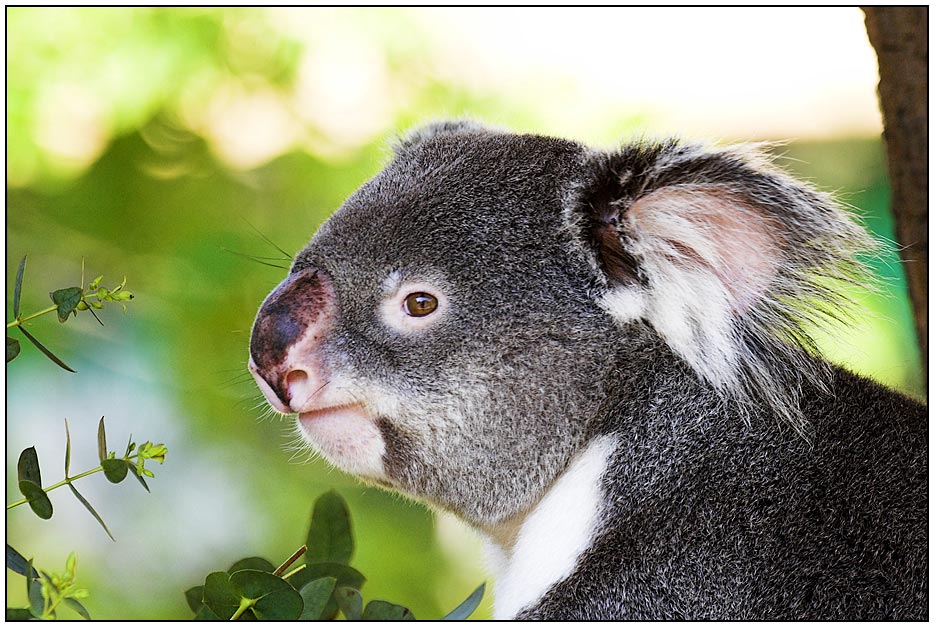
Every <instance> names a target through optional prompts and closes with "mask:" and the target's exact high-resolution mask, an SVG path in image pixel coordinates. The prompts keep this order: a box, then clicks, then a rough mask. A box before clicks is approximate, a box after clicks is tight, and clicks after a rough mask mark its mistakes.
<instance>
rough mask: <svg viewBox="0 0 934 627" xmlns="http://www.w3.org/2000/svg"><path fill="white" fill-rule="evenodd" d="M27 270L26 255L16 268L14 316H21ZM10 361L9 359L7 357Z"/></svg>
mask: <svg viewBox="0 0 934 627" xmlns="http://www.w3.org/2000/svg"><path fill="white" fill-rule="evenodd" d="M25 271H26V255H23V259H22V260H21V261H20V262H19V269H17V270H16V283H14V284H13V317H14V318H18V317H19V297H20V295H21V294H22V292H23V273H24V272H25ZM7 361H9V359H7Z"/></svg>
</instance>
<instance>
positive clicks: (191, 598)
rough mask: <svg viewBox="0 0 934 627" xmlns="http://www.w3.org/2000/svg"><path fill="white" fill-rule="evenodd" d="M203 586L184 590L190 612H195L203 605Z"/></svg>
mask: <svg viewBox="0 0 934 627" xmlns="http://www.w3.org/2000/svg"><path fill="white" fill-rule="evenodd" d="M203 598H204V586H195V587H194V588H188V589H187V590H185V600H186V601H187V602H188V607H190V608H191V611H192V612H195V613H197V612H198V610H200V609H201V608H202V607H203V606H204V601H202V599H203Z"/></svg>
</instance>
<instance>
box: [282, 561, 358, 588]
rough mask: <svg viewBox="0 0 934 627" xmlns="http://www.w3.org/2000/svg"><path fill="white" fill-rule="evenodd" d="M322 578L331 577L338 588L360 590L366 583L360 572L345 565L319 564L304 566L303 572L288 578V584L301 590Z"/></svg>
mask: <svg viewBox="0 0 934 627" xmlns="http://www.w3.org/2000/svg"><path fill="white" fill-rule="evenodd" d="M322 577H333V578H334V579H336V580H337V585H338V586H346V587H348V588H356V589H357V590H359V589H360V588H362V587H363V584H364V582H366V577H364V576H363V575H362V574H361V573H360V571H358V570H356V569H355V568H352V567H350V566H347V565H346V564H336V563H334V562H319V563H317V564H308V565H306V566H305V568H304V569H303V570H300V571H298V572H297V573H295V574H294V575H292V576H291V577H289V583H291V584H292V585H293V586H295V588H297V589H299V590H301V589H302V588H303V587H304V586H305V584H307V583H308V582H309V581H314V580H315V579H321V578H322Z"/></svg>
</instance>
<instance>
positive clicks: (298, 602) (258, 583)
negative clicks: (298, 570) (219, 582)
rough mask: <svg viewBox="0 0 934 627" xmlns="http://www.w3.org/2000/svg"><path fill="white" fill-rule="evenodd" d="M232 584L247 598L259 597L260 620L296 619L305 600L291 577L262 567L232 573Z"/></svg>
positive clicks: (257, 606) (256, 607)
mask: <svg viewBox="0 0 934 627" xmlns="http://www.w3.org/2000/svg"><path fill="white" fill-rule="evenodd" d="M230 585H231V586H233V588H234V590H236V592H237V594H239V596H240V597H241V598H243V599H255V600H256V603H255V604H254V605H253V608H252V609H253V613H254V614H256V618H258V619H260V620H295V619H297V618H298V617H299V616H300V615H301V613H302V608H303V607H304V603H303V602H302V597H301V595H300V594H299V593H298V592H297V591H296V590H295V588H293V587H292V586H291V585H289V583H288V582H287V581H284V580H282V579H280V578H279V577H276V576H275V575H273V574H272V573H266V572H263V571H261V570H240V571H237V572H235V573H234V574H232V575H230Z"/></svg>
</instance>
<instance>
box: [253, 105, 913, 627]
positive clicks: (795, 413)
mask: <svg viewBox="0 0 934 627" xmlns="http://www.w3.org/2000/svg"><path fill="white" fill-rule="evenodd" d="M686 187H691V189H694V188H697V189H699V190H700V192H699V193H700V194H702V199H701V202H706V199H707V198H709V197H710V196H709V194H710V193H714V194H718V193H722V194H726V195H725V196H723V197H724V198H726V197H729V198H730V199H734V198H736V199H739V200H738V202H739V203H741V204H742V205H743V211H750V212H753V213H755V216H754V217H753V218H751V219H752V221H753V223H755V221H756V220H758V221H759V222H762V223H763V224H767V225H769V226H770V230H769V231H768V233H767V235H768V237H770V238H772V239H771V240H770V241H771V242H772V243H774V248H773V249H770V253H771V254H773V255H776V258H778V259H780V264H781V265H780V266H779V268H778V271H777V272H775V273H774V276H772V275H771V274H767V273H766V272H763V273H761V274H762V275H763V276H766V275H768V276H769V277H771V280H770V282H769V284H768V286H767V289H766V290H765V291H764V292H761V293H760V291H758V290H751V291H750V294H752V295H754V296H755V300H750V301H749V302H745V301H744V302H743V303H741V304H735V306H734V307H733V308H732V309H731V310H730V312H728V313H727V314H724V321H723V324H722V325H721V328H723V329H727V332H726V333H727V335H726V336H725V337H728V340H729V342H731V343H732V344H730V343H729V342H728V344H726V345H727V346H732V347H733V349H735V350H733V352H731V353H730V355H731V357H730V359H732V360H733V361H729V360H727V361H725V362H724V363H727V364H728V366H729V367H728V368H727V367H725V369H724V372H726V373H727V375H726V376H724V377H721V378H720V379H716V378H715V377H713V376H712V375H710V374H709V373H708V372H706V371H705V370H704V367H703V364H700V365H697V364H694V363H691V360H690V359H689V358H686V357H685V355H684V354H683V351H681V350H680V349H679V346H678V345H675V346H671V345H668V344H666V342H665V336H664V333H662V332H660V330H659V326H660V324H661V323H659V324H657V325H655V326H653V324H655V323H654V322H653V320H656V319H655V318H653V317H652V315H653V314H652V312H651V311H649V312H648V313H647V314H646V316H644V317H643V318H641V319H634V320H630V321H624V320H620V319H618V317H617V318H614V316H613V315H611V313H612V312H608V311H607V309H606V307H605V306H604V305H602V304H601V297H602V296H604V295H605V294H606V293H607V291H608V290H610V289H613V288H614V287H619V286H623V287H626V288H627V289H628V288H629V287H631V288H632V289H633V290H636V291H637V292H638V293H640V294H645V295H646V298H648V299H651V294H652V290H653V289H658V288H659V285H660V283H664V281H665V280H667V277H668V275H667V274H666V271H665V266H664V263H666V262H665V261H664V259H666V257H665V256H664V254H661V253H658V251H656V250H654V249H653V248H652V246H655V245H657V240H658V239H659V238H658V237H655V236H654V234H653V236H652V237H653V238H654V239H652V238H649V237H648V236H647V235H646V233H645V232H640V231H639V229H640V228H642V226H641V225H640V224H639V222H638V220H635V219H634V218H633V217H632V216H629V215H628V214H627V210H628V208H630V207H632V206H633V204H634V203H636V202H638V201H639V199H642V198H646V197H648V195H649V194H651V193H652V191H656V190H659V189H662V190H670V189H684V188H686ZM711 190H714V191H713V192H711ZM724 190H726V191H724ZM598 201H599V202H605V203H607V202H608V203H609V204H608V206H610V208H611V210H612V211H614V212H616V213H615V214H614V219H615V217H619V218H620V219H621V220H622V219H623V218H625V219H627V220H628V219H629V218H633V220H635V221H633V220H630V221H629V222H622V221H621V222H620V223H619V224H617V223H616V222H614V223H613V226H612V227H609V226H608V227H606V228H613V229H614V231H612V232H613V233H616V234H617V235H618V237H619V242H620V245H621V246H622V255H623V258H624V261H623V262H621V263H622V264H623V265H625V264H627V263H631V264H632V267H631V268H626V267H624V268H622V269H621V271H620V272H619V273H617V274H615V275H612V276H611V274H612V273H608V271H607V266H606V261H605V259H604V257H602V255H604V253H605V251H604V250H602V249H601V248H600V246H599V245H595V243H594V241H592V239H591V237H590V236H589V232H590V230H591V229H593V228H594V224H595V222H594V220H595V219H596V218H595V217H594V216H595V214H594V211H595V208H594V205H595V204H599V202H598ZM597 211H599V208H597ZM762 216H765V217H762ZM754 226H755V225H754ZM772 227H774V228H772ZM750 228H752V227H750ZM627 229H628V230H627ZM639 238H642V239H641V240H640V239H639ZM867 241H868V240H867V239H866V236H865V233H864V231H862V229H861V228H860V227H858V226H857V225H856V224H855V223H854V222H852V220H851V219H850V218H848V217H847V216H846V215H845V214H844V213H843V212H841V211H840V210H839V209H837V208H836V206H835V205H834V204H833V203H832V202H831V201H830V200H829V198H828V197H826V196H824V195H821V194H819V193H817V192H815V191H813V190H811V189H810V188H808V187H806V186H802V185H800V184H798V183H796V182H794V181H792V180H791V179H789V178H788V177H786V176H785V175H783V174H781V173H780V172H778V171H777V170H776V169H774V168H773V167H772V166H769V165H768V164H766V163H765V162H764V161H762V160H761V158H759V157H757V156H755V155H753V154H751V153H746V152H737V151H735V150H713V149H702V148H699V147H695V146H684V145H682V144H680V143H678V142H674V141H672V142H667V143H666V142H662V143H659V144H650V143H641V144H634V145H630V146H627V147H624V148H622V149H621V150H619V151H616V152H614V153H601V152H596V151H593V150H591V149H588V148H586V147H584V146H581V145H579V144H577V143H574V142H569V141H564V140H559V139H552V138H546V137H540V136H534V135H514V134H510V133H506V132H503V131H498V130H493V129H488V128H485V127H482V126H480V125H478V124H476V123H473V122H451V123H439V124H434V125H431V126H429V127H426V128H422V129H420V130H417V131H415V132H414V133H412V134H410V135H409V136H408V137H407V138H405V139H403V140H402V141H401V143H400V144H399V146H398V147H397V150H396V154H395V157H394V158H393V159H392V160H391V162H390V163H389V164H388V165H387V166H386V167H385V169H383V171H382V172H380V173H379V174H378V175H377V176H376V177H375V178H373V179H372V180H370V181H369V182H367V183H366V184H365V185H363V186H362V187H361V188H360V189H359V190H358V191H357V192H356V193H355V194H354V195H352V196H351V197H350V198H349V199H348V200H347V201H346V202H345V204H344V205H343V206H342V207H341V209H340V210H339V211H338V212H337V213H336V214H335V215H334V216H333V217H332V218H331V219H330V220H328V222H326V223H325V225H324V226H322V228H321V229H320V230H319V232H318V233H317V234H316V235H315V237H314V239H313V240H312V241H311V243H310V244H309V245H308V246H307V247H306V248H305V249H304V250H303V251H302V252H301V253H300V254H299V255H297V257H296V259H295V262H294V265H293V268H292V271H291V272H292V274H293V275H295V273H298V272H301V271H303V270H307V269H315V270H317V271H320V272H322V273H324V274H326V275H327V276H328V277H330V281H331V282H332V283H333V289H334V292H335V293H336V301H337V309H338V311H339V315H338V317H337V319H336V321H335V323H334V326H333V328H332V329H330V330H329V332H328V334H327V337H324V338H322V340H321V342H322V343H321V348H320V351H321V353H322V354H323V355H324V356H325V358H326V361H327V363H328V364H329V367H330V368H331V369H332V370H333V371H334V372H339V373H341V375H342V376H344V377H346V378H347V379H348V380H350V381H352V382H353V384H352V387H353V393H354V395H355V397H356V398H359V399H360V400H362V401H364V402H370V401H369V399H377V397H378V398H379V399H382V400H381V401H380V402H383V403H384V405H382V406H389V405H391V406H392V407H393V408H394V409H393V411H392V412H391V414H390V413H389V412H387V413H385V414H383V415H380V416H379V417H378V423H377V424H378V426H379V428H380V432H381V434H382V436H383V440H384V442H385V443H386V453H385V455H384V458H383V464H384V467H385V469H386V473H387V479H386V480H385V481H384V482H383V483H385V484H386V485H387V487H391V488H393V489H396V490H400V491H402V492H404V493H406V494H409V495H412V496H414V497H416V498H419V499H423V500H426V501H428V502H430V503H432V504H434V505H436V506H438V507H441V508H444V509H447V510H450V511H452V512H454V513H456V514H458V515H459V516H461V517H462V518H463V519H464V520H466V521H467V522H469V523H471V524H472V525H475V526H477V527H478V528H480V529H484V530H489V529H491V528H493V527H494V526H495V525H496V524H497V523H501V522H503V521H507V520H509V519H511V518H514V517H516V516H517V515H519V514H521V513H522V512H524V511H527V510H528V509H529V508H530V507H532V506H534V504H535V503H536V502H537V501H538V500H539V499H540V498H541V497H542V495H543V494H544V493H545V492H546V490H547V489H548V487H549V486H550V485H551V484H552V483H553V482H554V481H555V480H556V478H557V477H559V476H560V475H561V473H562V471H563V470H564V469H565V468H566V467H567V465H568V462H569V460H570V459H571V458H572V457H573V456H574V455H575V453H577V452H579V451H581V450H582V449H583V448H584V447H585V446H586V445H587V444H588V443H589V442H591V441H593V440H594V439H595V438H598V437H600V436H603V435H613V436H615V437H616V438H617V439H618V441H619V442H620V446H619V448H618V449H617V452H616V453H615V455H614V458H613V461H612V464H611V465H610V469H609V471H608V472H607V473H606V475H605V477H604V480H603V487H604V490H605V494H606V499H607V504H608V505H607V508H606V509H605V511H604V516H605V519H604V520H603V523H602V527H601V528H602V531H601V532H600V534H599V536H598V537H597V538H596V539H595V541H594V543H593V544H592V546H591V547H590V548H589V549H588V550H587V551H585V553H584V555H582V556H581V559H580V562H579V563H578V565H577V568H576V569H575V571H574V572H573V573H572V574H571V575H570V576H569V577H568V578H566V579H564V580H563V581H561V582H559V583H558V584H556V585H555V586H554V587H553V588H552V589H551V590H550V591H549V592H548V593H546V595H545V596H544V597H543V598H542V599H541V600H540V601H539V602H538V603H537V604H536V605H535V606H534V607H530V608H527V609H526V610H525V611H524V612H523V613H522V614H521V616H523V617H529V618H532V617H534V618H592V619H597V618H601V619H606V618H643V619H653V618H720V619H728V618H840V619H868V618H896V619H899V618H901V619H904V618H913V619H920V618H924V617H925V616H926V612H927V563H926V559H927V505H926V504H927V482H926V481H927V429H926V410H925V408H924V407H922V406H921V405H919V404H918V403H916V402H914V401H911V400H909V399H907V398H904V397H902V396H900V395H899V394H897V393H895V392H892V391H889V390H885V389H884V388H882V387H880V386H878V385H877V384H875V383H873V382H870V381H867V380H865V379H861V378H858V377H856V376H855V375H852V374H850V373H848V372H845V371H843V370H841V369H839V368H836V367H833V366H830V365H829V364H827V363H826V362H824V361H823V360H821V359H820V358H819V356H817V355H816V354H815V352H814V349H813V346H812V344H811V342H810V341H809V338H807V336H806V334H805V333H804V330H803V327H802V326H801V325H800V324H799V321H800V320H802V319H804V318H809V317H811V318H813V317H817V318H823V317H825V315H824V314H826V313H828V312H830V311H832V310H831V309H828V306H837V305H843V304H845V303H842V302H841V300H840V297H839V295H838V292H837V291H836V290H834V289H833V286H832V283H826V282H823V280H822V279H815V277H828V276H829V277H831V278H832V279H835V280H840V279H842V280H859V278H860V272H861V270H860V266H859V264H858V263H857V262H856V258H855V253H856V252H858V251H859V250H863V249H865V248H866V247H867ZM640 245H641V246H642V248H640ZM684 248H685V247H684V246H683V245H682V243H680V242H678V243H677V246H675V249H677V250H679V251H682V252H684ZM697 258H698V255H697V254H695V251H690V250H689V251H687V253H686V254H685V255H684V256H683V257H682V258H681V259H680V261H679V260H677V259H676V260H674V261H673V262H672V263H681V264H685V263H689V262H688V261H685V260H690V259H697ZM659 260H662V261H659ZM690 263H693V262H690ZM718 263H719V262H718ZM653 264H654V265H653ZM659 264H662V265H659ZM707 267H708V264H705V263H700V264H696V265H695V266H692V267H690V268H689V270H690V271H691V272H695V271H696V272H698V273H703V272H704V271H705V268H707ZM659 268H661V270H659ZM768 268H772V265H768ZM393 274H395V275H397V276H402V277H404V278H405V279H407V280H413V281H414V280H419V281H430V282H432V283H433V284H435V285H438V286H440V287H442V288H443V289H444V290H445V293H446V295H447V298H448V299H449V301H450V303H451V308H450V310H449V312H448V315H447V316H446V317H445V318H444V319H443V320H441V322H440V323H439V324H438V325H437V326H434V327H431V328H428V329H426V330H424V331H423V332H420V333H413V334H404V335H403V334H399V333H397V332H394V331H393V330H392V329H388V328H386V327H385V326H384V325H383V324H381V323H380V320H379V319H378V316H377V310H378V307H379V303H380V299H381V297H382V296H381V289H382V288H381V286H382V285H384V282H385V280H386V278H387V277H388V276H390V275H393ZM741 289H742V286H740V287H739V288H737V290H738V291H741ZM724 293H727V292H724ZM728 293H729V294H734V293H736V292H733V291H729V292H728ZM744 298H745V296H744ZM749 298H750V299H751V298H752V296H750V297H749ZM685 311H687V312H688V314H686V315H689V316H698V315H699V314H700V313H702V312H698V311H696V310H685ZM263 316H264V312H263V311H262V310H261V312H260V314H259V319H258V323H259V321H260V320H261V319H262V318H263ZM702 323H703V320H695V321H694V323H693V324H694V325H695V327H696V326H697V325H699V324H702ZM258 328H259V326H257V327H255V329H254V334H256V333H257V332H258V331H257V330H256V329H258ZM696 337H700V336H696ZM702 340H703V338H700V339H697V341H698V346H701V345H702V344H703V342H702ZM255 345H256V346H262V345H263V343H262V342H257V343H256V344H255ZM682 348H683V347H682ZM702 354H703V353H702ZM258 357H259V356H258V355H253V358H254V359H255V360H256V362H259V361H260V359H258ZM386 399H390V401H391V402H390V401H387V400H386ZM372 402H373V403H374V404H375V403H376V402H377V401H376V400H373V401H372ZM801 433H806V434H807V437H806V438H804V437H801V435H800V434H801Z"/></svg>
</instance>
